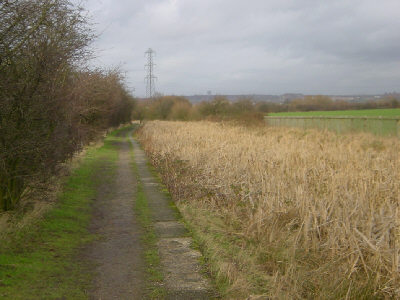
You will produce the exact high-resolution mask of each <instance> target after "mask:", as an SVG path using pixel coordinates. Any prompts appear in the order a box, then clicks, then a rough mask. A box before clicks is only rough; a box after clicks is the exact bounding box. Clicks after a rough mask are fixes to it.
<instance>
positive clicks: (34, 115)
mask: <svg viewBox="0 0 400 300" xmlns="http://www.w3.org/2000/svg"><path fill="white" fill-rule="evenodd" d="M92 39H93V35H92V33H91V30H90V28H89V27H88V24H87V20H86V19H85V17H84V16H83V14H82V10H81V9H80V8H79V7H76V6H74V5H73V4H72V3H71V2H70V1H68V0H34V1H16V0H9V1H2V2H1V3H0V55H1V56H0V211H2V210H10V209H13V208H15V207H16V206H17V205H18V202H19V200H20V199H21V197H22V196H23V195H24V193H26V192H27V191H29V190H30V188H32V187H33V186H36V187H37V186H38V185H39V184H40V183H42V182H45V181H46V180H47V179H48V178H49V177H50V176H51V175H53V174H55V173H56V171H57V166H58V165H59V163H60V162H63V161H65V160H66V159H68V158H70V157H71V155H72V154H73V153H74V152H75V151H77V150H79V149H81V147H82V146H83V145H85V144H86V143H87V142H88V141H90V140H91V139H93V137H94V136H95V133H96V132H97V133H98V132H99V131H101V130H104V129H105V128H107V127H108V126H115V125H118V124H120V123H121V122H126V121H128V120H130V111H131V108H132V98H131V97H130V96H129V95H128V94H127V92H126V91H125V88H124V86H123V85H122V83H121V78H120V76H119V75H118V72H103V71H94V72H93V71H83V69H84V68H83V67H82V66H83V65H84V61H85V60H86V59H87V58H88V48H87V46H88V45H89V43H90V42H91V40H92ZM78 65H79V66H80V67H79V68H78Z"/></svg>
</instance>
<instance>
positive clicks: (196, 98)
mask: <svg viewBox="0 0 400 300" xmlns="http://www.w3.org/2000/svg"><path fill="white" fill-rule="evenodd" d="M215 96H224V97H226V98H228V100H229V101H236V100H238V99H241V98H250V99H253V100H254V101H256V102H263V101H266V102H273V103H284V102H285V101H289V102H290V101H291V100H293V99H302V98H304V96H305V95H304V94H298V93H286V94H282V95H260V94H244V95H192V96H184V97H185V98H187V99H188V100H189V101H190V102H192V103H198V102H201V101H211V100H212V99H214V97H215ZM326 96H328V97H331V98H332V99H333V100H335V101H336V100H344V101H349V102H365V101H371V100H377V99H380V98H382V97H385V96H392V97H395V98H397V99H399V98H400V97H399V94H398V93H386V94H376V95H326Z"/></svg>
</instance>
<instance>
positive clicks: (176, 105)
mask: <svg viewBox="0 0 400 300" xmlns="http://www.w3.org/2000/svg"><path fill="white" fill-rule="evenodd" d="M263 115H264V113H263V112H262V110H260V107H259V104H256V103H253V101H252V100H251V99H248V98H243V99H240V100H238V101H235V102H231V101H229V100H228V99H227V98H226V97H224V96H216V97H215V98H214V99H213V100H212V101H203V102H200V103H198V104H195V105H193V104H192V103H190V101H189V100H188V99H186V98H185V97H180V96H159V97H156V98H154V99H151V100H143V101H141V102H139V103H138V105H137V107H136V109H135V112H134V118H136V119H139V120H143V119H147V120H154V119H158V120H182V121H187V120H203V119H208V120H216V121H217V120H236V121H241V122H244V123H254V122H259V121H261V120H262V119H263Z"/></svg>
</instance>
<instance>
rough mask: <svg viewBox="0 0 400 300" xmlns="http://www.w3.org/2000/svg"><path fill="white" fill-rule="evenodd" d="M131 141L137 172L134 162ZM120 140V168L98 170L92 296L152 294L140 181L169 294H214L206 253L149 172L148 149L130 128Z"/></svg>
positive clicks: (202, 296) (208, 296)
mask: <svg viewBox="0 0 400 300" xmlns="http://www.w3.org/2000/svg"><path fill="white" fill-rule="evenodd" d="M121 134H123V135H126V134H127V132H126V131H125V132H121ZM131 144H132V145H133V152H134V163H135V164H136V168H137V171H138V175H137V176H135V174H134V172H133V169H132V165H131V151H132V148H131ZM117 146H118V151H119V159H118V163H117V168H116V170H115V168H113V167H112V166H110V167H108V168H107V167H104V168H103V170H102V171H101V172H99V173H98V174H96V177H97V180H100V184H99V188H98V193H97V197H96V200H95V203H94V216H93V221H92V225H91V231H92V232H93V233H95V234H97V235H98V236H99V239H98V240H96V241H95V242H94V243H92V245H91V246H90V247H89V249H88V251H87V254H86V255H87V256H88V258H89V260H91V261H92V262H93V263H94V265H95V278H94V282H93V288H92V290H91V291H90V299H102V300H108V299H146V298H147V295H146V287H147V285H148V283H147V282H146V262H145V259H144V253H145V251H146V249H145V246H144V244H143V243H142V241H141V236H142V235H143V231H144V229H143V228H141V225H140V223H139V222H138V220H137V219H138V218H137V216H136V215H135V211H134V204H135V197H136V193H137V184H138V182H140V183H141V185H142V186H143V192H144V195H145V198H146V199H147V204H148V207H149V210H150V214H151V219H152V222H153V228H154V231H155V233H156V236H157V248H158V254H159V257H160V263H161V269H162V273H163V278H164V282H163V286H164V288H165V290H166V296H165V298H166V299H214V298H215V296H214V293H213V289H212V287H211V284H210V281H209V279H208V278H206V277H205V275H204V274H203V273H201V266H200V264H199V258H200V256H201V254H200V252H199V251H197V250H194V249H193V248H192V247H191V245H192V239H191V237H189V236H188V232H187V230H186V229H185V227H184V225H183V223H181V222H179V221H178V218H179V216H178V215H177V212H176V211H175V210H174V209H173V208H172V207H171V206H170V203H169V201H170V200H168V198H167V197H166V196H165V195H164V194H163V193H162V191H161V186H160V184H159V183H158V182H157V179H156V178H155V177H154V176H153V174H152V173H151V172H150V170H149V168H148V166H147V160H146V156H145V153H144V152H143V151H142V150H141V149H140V146H139V145H138V143H137V142H136V141H135V140H134V139H133V138H132V137H131V132H129V139H122V138H121V139H120V142H118V145H117ZM113 172H115V173H113Z"/></svg>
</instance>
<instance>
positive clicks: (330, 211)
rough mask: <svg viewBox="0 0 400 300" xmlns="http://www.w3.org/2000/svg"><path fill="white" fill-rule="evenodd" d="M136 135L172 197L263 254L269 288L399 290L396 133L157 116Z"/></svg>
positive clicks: (284, 292)
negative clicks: (205, 213)
mask: <svg viewBox="0 0 400 300" xmlns="http://www.w3.org/2000/svg"><path fill="white" fill-rule="evenodd" d="M139 137H140V140H141V142H142V144H143V146H144V148H145V150H146V151H147V153H148V154H149V155H150V157H151V159H152V162H153V163H154V164H155V165H156V166H157V167H158V168H159V170H160V172H161V173H162V175H163V178H164V181H165V183H166V184H167V185H168V187H169V189H170V191H171V192H172V194H173V195H174V197H175V198H176V199H177V200H179V201H181V202H182V203H183V202H185V203H188V205H192V206H196V207H199V206H202V207H203V208H206V209H207V210H209V211H210V213H216V214H218V215H219V216H222V217H223V220H224V222H225V224H230V225H231V226H230V228H235V230H236V232H234V234H235V236H236V237H238V238H239V239H242V240H244V241H245V242H243V243H241V244H240V245H241V247H247V246H246V245H253V246H254V245H257V247H258V248H257V249H259V250H260V251H264V252H263V253H264V255H259V256H258V258H257V260H256V262H255V263H256V264H258V267H259V268H258V269H259V270H262V272H264V273H265V274H267V275H268V276H267V279H268V280H267V281H265V282H264V283H263V284H265V285H267V288H266V289H265V290H267V292H266V295H268V296H270V297H274V298H292V299H296V298H297V299H306V298H308V299H309V298H336V299H338V298H368V297H400V289H399V286H400V280H399V279H400V277H399V271H400V268H399V253H400V252H399V249H400V212H399V202H400V141H399V140H398V139H383V138H377V137H373V136H371V135H368V134H357V135H356V134H354V135H336V134H334V133H331V132H319V131H307V132H305V131H302V130H298V129H285V128H268V127H259V128H245V127H240V126H231V125H227V124H221V123H211V122H162V121H154V122H148V123H146V125H145V126H144V127H143V128H142V129H141V131H140V133H139ZM239 260H240V259H239ZM239 263H240V261H239ZM228 269H229V268H228ZM241 271H242V272H243V273H246V266H244V267H243V268H242V270H241ZM221 272H224V271H223V270H222V271H221ZM226 273H227V274H225V275H226V276H227V277H229V276H231V275H230V274H228V273H229V272H226ZM232 276H233V275H232ZM253 279H254V278H253ZM260 280H261V279H260ZM250 281H251V279H249V282H250ZM231 283H232V282H231ZM265 290H264V291H265ZM250 291H252V292H257V291H254V290H251V288H250V289H248V290H247V292H250Z"/></svg>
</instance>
